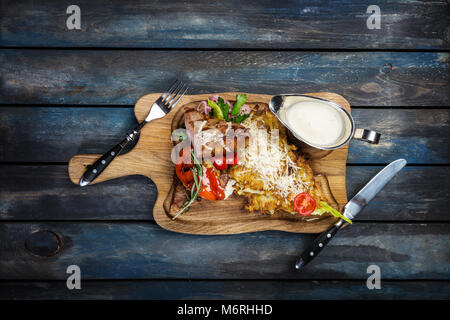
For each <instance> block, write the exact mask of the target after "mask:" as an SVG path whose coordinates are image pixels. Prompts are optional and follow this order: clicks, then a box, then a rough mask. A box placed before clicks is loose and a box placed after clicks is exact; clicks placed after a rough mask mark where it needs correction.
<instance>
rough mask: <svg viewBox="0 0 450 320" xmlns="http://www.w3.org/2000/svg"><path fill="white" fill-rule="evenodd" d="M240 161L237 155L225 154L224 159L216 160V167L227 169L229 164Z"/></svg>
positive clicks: (232, 164)
mask: <svg viewBox="0 0 450 320" xmlns="http://www.w3.org/2000/svg"><path fill="white" fill-rule="evenodd" d="M237 163H238V159H237V155H234V156H225V157H223V158H222V159H217V160H215V161H214V167H216V169H217V170H226V169H227V168H228V166H234V165H235V164H237Z"/></svg>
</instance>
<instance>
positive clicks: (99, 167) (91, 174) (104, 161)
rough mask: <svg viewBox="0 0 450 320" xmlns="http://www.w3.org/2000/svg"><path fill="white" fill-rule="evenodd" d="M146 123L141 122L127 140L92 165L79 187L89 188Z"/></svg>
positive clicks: (128, 135)
mask: <svg viewBox="0 0 450 320" xmlns="http://www.w3.org/2000/svg"><path fill="white" fill-rule="evenodd" d="M145 123H146V122H145V121H143V122H141V123H140V124H139V125H138V126H137V127H136V128H134V129H133V130H132V131H130V132H129V133H128V134H127V136H126V138H125V139H123V140H122V141H121V142H120V143H119V144H117V145H115V146H114V147H112V148H111V150H109V151H108V152H106V153H105V154H104V155H103V156H101V157H100V158H99V159H98V160H97V161H95V162H94V163H93V164H92V165H90V166H88V169H87V170H86V172H85V173H84V174H83V176H82V177H81V179H80V182H79V185H80V186H81V187H84V186H87V185H88V184H89V183H91V182H92V181H94V180H95V178H97V177H98V176H99V175H100V174H101V173H102V172H103V170H105V169H106V167H107V166H108V165H109V164H110V163H111V161H113V160H114V158H115V157H117V155H118V154H119V153H120V152H122V150H123V149H124V148H125V146H126V145H127V144H128V142H130V141H133V140H134V139H136V137H137V136H138V134H139V131H140V130H141V129H142V127H143V126H144V125H145Z"/></svg>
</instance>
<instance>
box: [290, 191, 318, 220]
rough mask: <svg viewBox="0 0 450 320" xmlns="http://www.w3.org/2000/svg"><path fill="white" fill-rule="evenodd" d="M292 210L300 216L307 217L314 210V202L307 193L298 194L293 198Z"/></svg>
mask: <svg viewBox="0 0 450 320" xmlns="http://www.w3.org/2000/svg"><path fill="white" fill-rule="evenodd" d="M294 209H295V210H296V211H297V212H298V213H299V214H300V215H302V216H305V217H306V216H309V215H310V214H311V213H313V211H314V210H315V209H316V200H314V198H313V197H311V196H310V195H309V194H308V193H306V192H302V193H299V194H298V195H297V196H295V198H294Z"/></svg>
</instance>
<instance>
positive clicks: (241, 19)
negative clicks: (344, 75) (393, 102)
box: [0, 0, 449, 49]
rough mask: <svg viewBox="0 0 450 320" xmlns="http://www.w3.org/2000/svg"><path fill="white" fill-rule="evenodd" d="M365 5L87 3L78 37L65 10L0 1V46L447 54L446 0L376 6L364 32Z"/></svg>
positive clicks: (51, 0)
mask: <svg viewBox="0 0 450 320" xmlns="http://www.w3.org/2000/svg"><path fill="white" fill-rule="evenodd" d="M372 4H373V2H370V1H369V0H364V1H358V2H355V1H348V0H346V1H339V2H333V1H331V2H330V1H318V0H312V1H279V0H278V1H277V0H264V1H259V0H251V1H239V0H230V1H224V0H221V1H201V0H195V1H189V2H186V1H165V2H164V1H163V2H160V1H131V2H124V1H119V0H114V1H106V0H101V1H88V0H79V1H77V5H78V6H79V7H80V8H81V17H82V18H81V21H82V22H81V30H79V31H78V30H73V31H69V30H67V28H66V19H67V17H68V16H69V15H67V14H66V8H67V7H68V4H65V3H64V4H61V2H59V1H57V0H46V1H39V2H35V1H31V0H27V1H20V2H19V1H7V0H2V1H1V2H0V8H1V10H0V14H1V15H0V21H2V24H1V28H0V30H1V33H0V45H2V46H46V47H54V46H57V47H80V46H81V47H129V48H168V47H172V48H195V47H197V48H273V49H292V48H308V49H311V48H321V49H323V48H333V49H341V48H356V49H372V48H375V49H389V48H394V49H448V48H449V33H448V20H447V15H446V13H447V12H448V10H449V7H448V2H446V1H394V2H391V1H378V2H377V5H379V6H380V7H381V15H382V18H381V29H379V30H369V29H368V28H367V26H366V20H367V19H368V17H369V14H368V13H366V12H367V8H368V7H369V6H370V5H372Z"/></svg>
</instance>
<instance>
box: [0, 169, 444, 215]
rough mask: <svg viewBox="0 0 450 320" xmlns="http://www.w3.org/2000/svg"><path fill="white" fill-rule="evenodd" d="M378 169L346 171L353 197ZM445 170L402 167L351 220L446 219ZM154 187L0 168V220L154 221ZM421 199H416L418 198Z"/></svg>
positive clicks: (138, 180)
mask: <svg viewBox="0 0 450 320" xmlns="http://www.w3.org/2000/svg"><path fill="white" fill-rule="evenodd" d="M381 168H382V166H370V167H368V166H350V167H347V194H348V197H349V198H350V197H352V196H354V195H355V194H356V193H357V192H358V191H359V190H360V189H361V188H362V187H363V186H364V185H365V184H366V183H367V182H368V181H369V180H370V179H371V178H372V177H373V176H374V175H375V174H376V173H377V172H378V171H379V170H381ZM449 175H450V169H449V168H448V167H406V168H404V169H403V170H402V172H401V173H400V174H399V175H398V176H396V177H395V178H394V180H393V181H391V182H390V183H389V184H388V185H387V186H386V187H385V189H384V190H382V191H381V193H380V194H379V195H378V196H377V197H376V198H375V199H373V200H372V202H371V203H370V204H369V205H368V206H367V207H366V208H365V209H364V211H363V212H362V213H361V214H360V215H359V216H358V217H357V219H356V221H365V220H371V221H404V220H411V221H412V220H415V221H424V222H425V221H449V220H450V216H449V215H448V207H449V203H448V199H449V198H450V194H449V189H448V188H443V187H442V186H445V185H447V182H448V180H449V178H450V176H449ZM156 193H157V190H156V187H155V185H154V184H153V182H151V180H149V179H147V178H145V177H142V176H132V177H125V178H120V179H115V180H111V181H106V182H103V183H100V184H95V185H92V186H89V187H88V188H79V187H77V186H75V185H74V184H72V183H71V182H70V181H69V178H68V176H67V166H65V165H44V166H42V165H41V166H26V165H14V166H9V165H0V199H1V202H0V220H3V221H17V220H35V221H38V220H59V221H61V220H72V221H73V220H140V221H142V220H153V214H152V212H153V205H154V203H155V200H156ZM418 195H420V196H418Z"/></svg>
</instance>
